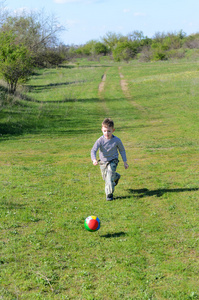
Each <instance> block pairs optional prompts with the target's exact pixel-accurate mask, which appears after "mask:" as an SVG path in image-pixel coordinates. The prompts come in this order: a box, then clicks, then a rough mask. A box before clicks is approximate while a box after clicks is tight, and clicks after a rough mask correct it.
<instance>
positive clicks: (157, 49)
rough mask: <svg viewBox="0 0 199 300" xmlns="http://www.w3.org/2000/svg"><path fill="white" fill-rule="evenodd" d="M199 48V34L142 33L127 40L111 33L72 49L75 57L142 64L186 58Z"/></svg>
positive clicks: (136, 33) (131, 34) (135, 34)
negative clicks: (103, 57) (110, 58)
mask: <svg viewBox="0 0 199 300" xmlns="http://www.w3.org/2000/svg"><path fill="white" fill-rule="evenodd" d="M198 48H199V33H196V34H192V35H189V36H188V35H187V34H186V33H185V32H183V31H182V30H181V31H179V32H171V33H170V32H169V33H160V32H157V33H155V35H154V36H153V37H152V38H148V37H147V36H144V34H143V32H142V31H133V32H132V33H129V34H128V35H127V36H123V35H121V34H116V33H112V32H108V33H107V34H106V35H105V36H104V37H102V38H101V40H100V41H95V40H92V41H89V42H88V43H86V44H85V45H82V46H79V47H77V48H76V47H71V48H70V51H69V53H70V54H71V56H74V57H75V56H79V57H81V56H85V57H86V56H87V57H90V58H92V57H94V58H96V57H97V56H98V57H99V56H102V55H103V56H105V55H109V56H111V57H112V58H113V59H114V61H122V60H124V61H127V62H128V61H130V60H132V59H138V60H139V61H142V62H149V61H158V60H168V59H171V58H183V57H184V56H185V55H186V53H187V51H188V50H189V49H198Z"/></svg>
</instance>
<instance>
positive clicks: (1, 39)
mask: <svg viewBox="0 0 199 300" xmlns="http://www.w3.org/2000/svg"><path fill="white" fill-rule="evenodd" d="M4 2H5V1H3V2H0V75H1V78H2V79H3V80H4V81H5V82H6V83H7V85H8V90H9V92H10V93H15V91H16V89H17V85H18V84H21V83H24V82H26V81H27V80H28V79H29V78H30V76H31V75H32V74H33V72H34V70H35V68H44V67H45V68H48V67H53V66H58V65H60V64H63V63H67V62H70V61H73V60H74V59H76V58H81V57H87V58H88V59H91V60H97V59H100V57H102V56H108V57H109V58H111V59H113V60H114V61H126V62H129V61H130V60H133V59H138V60H139V61H143V62H148V61H157V60H167V59H170V58H182V57H184V56H185V55H186V53H187V51H188V50H189V49H198V48H199V33H196V34H192V35H189V36H187V35H186V33H184V32H183V31H182V30H181V31H180V32H177V33H166V34H165V33H156V34H155V35H154V36H153V37H152V38H148V37H147V36H144V34H143V32H142V31H133V32H131V33H129V34H128V35H126V36H123V35H121V34H116V33H112V32H108V33H107V34H106V35H105V36H104V37H102V38H101V39H100V40H92V41H89V42H87V43H86V44H84V45H77V46H74V45H69V46H67V45H64V44H61V43H60V41H59V34H60V33H61V32H62V31H63V30H65V29H64V28H63V27H62V26H60V24H59V22H58V20H57V18H56V17H55V16H53V15H52V16H46V15H45V13H44V11H40V12H29V13H27V12H25V11H24V12H23V13H20V14H19V15H16V14H15V15H13V14H10V13H9V12H8V11H7V10H6V9H5V7H4Z"/></svg>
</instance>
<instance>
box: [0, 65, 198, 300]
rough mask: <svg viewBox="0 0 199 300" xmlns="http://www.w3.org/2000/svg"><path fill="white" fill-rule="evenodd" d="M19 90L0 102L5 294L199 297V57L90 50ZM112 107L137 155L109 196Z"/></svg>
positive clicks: (0, 291)
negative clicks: (104, 128)
mask: <svg viewBox="0 0 199 300" xmlns="http://www.w3.org/2000/svg"><path fill="white" fill-rule="evenodd" d="M99 87H100V89H99ZM20 93H21V96H20V97H18V98H17V99H15V101H14V102H11V100H10V99H9V97H5V100H4V102H2V103H1V106H0V134H1V136H0V167H1V173H0V189H1V194H0V230H1V235H0V299H3V300H7V299H8V300H15V299H25V300H27V299H46V300H48V299H83V300H91V299H96V300H109V299H110V300H114V299H133V300H145V299H146V300H152V299H153V300H156V299H157V300H162V299H171V300H174V299H178V300H188V299H199V284H198V278H199V259H198V258H199V257H198V255H199V254H198V253H199V252H198V250H199V218H198V215H199V182H198V175H199V172H198V150H199V143H198V128H199V102H198V99H199V63H197V62H193V63H192V62H180V61H179V62H176V63H175V62H156V63H137V62H132V63H129V64H122V63H121V64H116V63H111V62H105V61H104V62H101V63H99V62H87V61H80V63H79V64H76V65H68V66H63V67H60V68H58V69H48V70H41V71H38V73H37V74H35V75H34V76H33V77H32V79H31V81H30V82H29V83H28V84H27V85H26V86H25V87H24V88H23V89H22V90H21V91H20ZM3 95H4V94H3V91H2V92H1V97H3ZM9 101H10V103H9ZM105 117H111V118H113V119H114V121H115V129H116V131H115V135H116V136H118V137H120V138H121V139H122V141H123V144H124V145H125V148H126V152H127V157H128V163H129V169H128V170H125V169H124V167H123V164H122V162H121V159H120V164H119V166H118V172H119V173H120V174H121V175H122V178H121V180H120V182H119V184H118V186H117V187H116V190H115V193H114V200H113V201H111V202H110V201H109V202H108V201H106V199H105V194H104V182H103V180H102V178H101V174H100V170H99V167H98V166H96V167H94V166H93V165H92V163H91V159H90V150H91V148H92V146H93V144H94V142H95V141H96V139H97V138H98V137H100V136H101V122H102V120H103V119H104V118H105ZM90 215H96V216H98V217H99V219H100V221H101V228H100V230H99V231H98V232H95V233H91V232H88V231H86V230H85V228H84V220H85V218H86V217H88V216H90Z"/></svg>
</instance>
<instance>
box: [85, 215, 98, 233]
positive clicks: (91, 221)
mask: <svg viewBox="0 0 199 300" xmlns="http://www.w3.org/2000/svg"><path fill="white" fill-rule="evenodd" d="M84 227H85V228H86V230H88V231H97V230H98V229H100V220H99V218H97V217H95V216H90V217H87V218H86V220H85V221H84Z"/></svg>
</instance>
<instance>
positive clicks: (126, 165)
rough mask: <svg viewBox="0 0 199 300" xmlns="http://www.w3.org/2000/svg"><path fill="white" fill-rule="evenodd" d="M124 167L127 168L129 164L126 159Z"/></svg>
mask: <svg viewBox="0 0 199 300" xmlns="http://www.w3.org/2000/svg"><path fill="white" fill-rule="evenodd" d="M124 167H125V169H128V167H129V165H128V164H127V161H124Z"/></svg>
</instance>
